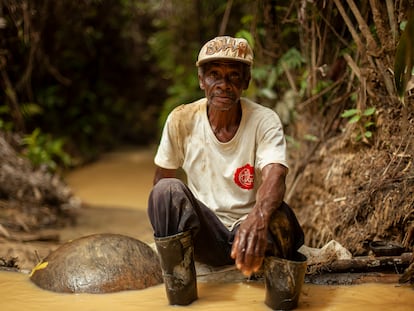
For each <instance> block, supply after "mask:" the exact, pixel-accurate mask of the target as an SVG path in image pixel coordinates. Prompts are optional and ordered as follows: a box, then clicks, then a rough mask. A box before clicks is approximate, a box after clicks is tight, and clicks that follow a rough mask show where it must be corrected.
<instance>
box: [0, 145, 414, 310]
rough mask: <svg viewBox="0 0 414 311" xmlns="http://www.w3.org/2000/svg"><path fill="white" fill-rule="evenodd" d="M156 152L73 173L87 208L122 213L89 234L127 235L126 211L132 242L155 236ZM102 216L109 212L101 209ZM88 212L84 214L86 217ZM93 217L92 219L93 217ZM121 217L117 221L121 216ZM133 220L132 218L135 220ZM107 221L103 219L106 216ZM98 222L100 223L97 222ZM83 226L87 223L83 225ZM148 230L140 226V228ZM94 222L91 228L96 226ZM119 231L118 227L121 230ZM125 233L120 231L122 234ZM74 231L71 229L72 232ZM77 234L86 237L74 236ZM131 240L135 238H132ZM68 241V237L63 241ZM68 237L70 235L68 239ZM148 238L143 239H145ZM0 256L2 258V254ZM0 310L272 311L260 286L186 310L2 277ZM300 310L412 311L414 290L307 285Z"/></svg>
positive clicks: (114, 158)
mask: <svg viewBox="0 0 414 311" xmlns="http://www.w3.org/2000/svg"><path fill="white" fill-rule="evenodd" d="M152 154H153V153H152V152H148V151H145V152H142V151H134V150H126V151H122V152H117V153H112V154H109V155H107V156H105V157H103V158H102V160H101V161H100V162H98V163H96V164H92V165H90V166H86V167H83V168H81V169H79V170H77V171H75V172H73V173H71V174H70V175H69V176H68V177H67V180H68V182H69V184H70V185H71V186H72V188H73V189H74V190H75V192H76V193H77V195H78V196H79V197H80V198H81V199H82V200H83V201H85V202H86V203H88V204H90V205H92V206H97V205H99V206H100V207H104V206H105V207H122V208H120V209H119V213H118V214H117V213H116V209H113V208H112V209H107V213H108V214H110V216H108V217H109V218H110V219H112V221H108V219H107V218H104V219H106V220H105V222H106V223H107V224H104V225H102V224H95V225H96V226H95V227H92V228H88V231H87V232H88V234H89V233H93V230H94V229H96V230H97V231H99V232H104V231H103V230H105V225H110V231H111V232H112V233H116V231H117V228H119V232H120V233H123V234H128V232H129V231H127V230H126V228H125V226H133V224H134V222H135V220H132V221H131V219H128V220H126V219H127V218H128V215H129V214H128V213H127V211H126V210H125V207H128V208H130V209H134V212H136V213H135V214H136V215H139V217H137V218H139V219H137V220H136V223H137V226H138V227H142V230H139V231H136V230H135V229H134V228H132V229H131V232H136V233H137V234H138V236H136V235H135V234H134V237H136V238H139V239H142V240H144V241H148V237H149V236H151V234H152V233H151V232H150V227H148V221H147V219H146V218H145V215H146V213H145V206H146V200H147V196H148V193H149V191H150V188H151V180H152V173H153V164H152V158H151V157H152ZM99 212H100V213H105V209H102V208H100V211H99ZM87 213H88V211H86V214H84V215H88V214H87ZM92 215H93V213H91V217H93V216H92ZM117 215H118V216H117ZM132 215H134V213H133V214H132ZM102 217H103V215H102ZM95 218H97V219H95V221H99V219H101V220H102V218H98V217H95ZM83 221H85V220H83ZM140 221H141V222H142V223H143V224H145V225H140V223H139V222H140ZM92 223H93V222H90V220H88V221H87V224H92ZM117 226H118V227H117ZM121 229H122V230H121ZM69 230H71V229H69ZM71 232H72V234H73V233H74V232H78V233H81V232H86V231H82V230H80V231H76V230H71ZM131 235H132V234H131ZM64 236H65V235H64ZM68 237H69V235H68ZM143 237H145V238H143ZM0 256H1V254H0ZM0 293H1V294H0V295H1V297H0V309H1V310H2V311H3V310H7V311H14V310H16V311H17V310H18V311H22V310H31V311H37V310H41V311H45V310H46V311H47V310H59V311H66V310H68V311H69V310H70V311H73V310H81V311H83V310H92V311H93V310H99V311H105V310H111V311H113V310H117V311H118V310H119V311H127V310H134V311H140V310H154V311H155V310H177V308H179V309H183V310H184V309H188V310H238V311H240V310H269V308H268V307H267V306H266V305H265V304H264V285H263V284H262V283H252V282H251V283H237V284H236V283H231V284H229V283H227V284H212V283H199V284H198V293H199V300H197V301H196V302H194V303H193V304H191V305H190V306H187V307H171V306H168V305H167V299H166V297H165V290H164V285H163V284H161V285H158V286H155V287H152V288H148V289H145V290H140V291H125V292H120V293H113V294H78V295H75V294H58V293H53V292H48V291H45V290H42V289H40V288H38V287H36V286H35V285H34V284H33V283H31V282H30V281H29V279H28V275H26V274H19V273H11V272H0ZM296 310H338V311H340V310H355V311H359V310H364V311H365V310H367V311H370V310H376V311H377V310H384V311H385V310H387V311H388V310H401V311H405V310H407V311H408V310H414V290H413V289H412V287H409V286H402V287H400V286H397V285H394V284H364V285H354V286H316V285H308V284H305V285H304V286H303V288H302V294H301V297H300V300H299V308H298V309H296Z"/></svg>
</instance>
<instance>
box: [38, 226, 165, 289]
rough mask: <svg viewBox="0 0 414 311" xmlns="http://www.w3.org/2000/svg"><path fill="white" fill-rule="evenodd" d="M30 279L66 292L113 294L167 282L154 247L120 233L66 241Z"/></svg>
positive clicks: (49, 287)
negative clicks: (163, 276) (164, 280)
mask: <svg viewBox="0 0 414 311" xmlns="http://www.w3.org/2000/svg"><path fill="white" fill-rule="evenodd" d="M30 279H31V280H32V281H33V282H34V283H35V284H36V285H38V286H39V287H41V288H43V289H47V290H51V291H54V292H62V293H110V292H117V291H122V290H135V289H144V288H147V287H150V286H154V285H157V284H160V283H162V282H163V281H162V273H161V266H160V263H159V259H158V256H157V254H156V253H155V252H154V250H153V249H152V248H151V247H150V246H149V245H147V244H145V243H144V242H141V241H139V240H137V239H134V238H131V237H127V236H123V235H118V234H94V235H90V236H86V237H82V238H79V239H76V240H73V241H71V242H68V243H65V244H63V245H62V246H60V247H59V248H58V249H56V250H55V251H53V252H52V253H50V254H49V255H48V256H47V257H46V258H45V259H44V260H43V261H42V262H40V263H39V264H38V265H37V266H36V267H35V268H34V269H33V271H32V273H31V275H30Z"/></svg>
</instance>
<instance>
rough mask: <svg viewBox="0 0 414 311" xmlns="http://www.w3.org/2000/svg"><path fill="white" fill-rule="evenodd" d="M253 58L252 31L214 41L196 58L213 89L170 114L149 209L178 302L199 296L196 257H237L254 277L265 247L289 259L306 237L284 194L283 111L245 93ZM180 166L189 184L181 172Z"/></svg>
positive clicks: (204, 83) (220, 260) (221, 260)
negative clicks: (179, 175)
mask: <svg viewBox="0 0 414 311" xmlns="http://www.w3.org/2000/svg"><path fill="white" fill-rule="evenodd" d="M252 63H253V52H252V49H251V48H250V46H249V44H248V43H247V41H246V40H244V39H241V38H232V37H227V36H226V37H217V38H214V39H212V40H210V41H209V42H207V43H206V44H205V45H204V46H203V47H202V49H201V50H200V53H199V55H198V60H197V63H196V65H197V67H198V79H199V84H200V88H201V89H202V90H204V92H205V98H202V99H200V100H197V101H195V102H193V103H190V104H185V105H181V106H179V107H177V108H175V109H174V110H173V111H172V112H171V113H170V115H169V116H168V118H167V121H166V123H165V126H164V130H163V133H162V137H161V141H160V144H159V147H158V151H157V154H156V156H155V164H156V165H157V168H156V172H155V177H154V187H153V190H152V192H151V194H150V197H149V203H148V215H149V218H150V221H151V223H152V226H153V228H154V238H155V244H156V246H157V249H158V252H159V255H160V259H161V266H162V269H163V275H164V282H165V286H166V290H167V296H168V299H169V303H170V304H178V305H187V304H190V303H191V302H192V301H194V300H195V299H197V285H196V276H195V269H194V258H195V260H197V261H199V262H203V263H206V264H209V265H212V266H220V265H229V264H236V267H237V268H238V269H239V270H240V271H242V272H243V273H244V274H245V275H247V276H248V275H251V274H252V273H254V272H256V271H258V269H259V268H260V267H261V265H262V263H263V259H264V257H265V256H277V257H280V258H287V259H289V258H292V257H293V256H294V254H295V253H296V251H297V249H298V248H299V247H300V246H301V245H302V244H303V240H304V238H303V232H302V229H301V227H300V225H299V224H298V221H297V219H296V217H295V215H294V213H293V211H292V210H291V209H290V207H289V206H288V205H287V204H286V203H284V202H283V197H284V194H285V188H286V186H285V178H286V174H287V172H288V164H287V159H286V142H285V137H284V133H283V129H282V124H281V122H280V119H279V117H278V116H277V114H276V113H275V112H274V111H273V110H271V109H268V108H266V107H264V106H261V105H259V104H257V103H254V102H252V101H250V100H248V99H246V98H243V97H241V95H242V92H243V91H244V90H246V89H247V87H248V86H249V81H250V78H251V75H250V70H251V66H252ZM180 168H182V169H183V170H184V172H185V173H186V183H184V182H182V181H181V180H180V179H178V178H177V170H178V169H180ZM193 254H194V257H193Z"/></svg>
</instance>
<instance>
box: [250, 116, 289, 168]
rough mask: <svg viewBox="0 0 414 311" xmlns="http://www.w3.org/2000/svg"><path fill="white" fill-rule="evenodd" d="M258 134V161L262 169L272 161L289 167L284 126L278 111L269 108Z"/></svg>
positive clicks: (259, 126) (260, 124)
mask: <svg viewBox="0 0 414 311" xmlns="http://www.w3.org/2000/svg"><path fill="white" fill-rule="evenodd" d="M257 135H258V137H257V142H258V146H257V151H256V161H257V166H258V167H259V168H260V170H261V169H263V167H265V166H266V165H268V164H271V163H279V164H281V165H283V166H285V167H287V168H289V166H288V161H287V155H286V139H285V135H284V132H283V126H282V122H281V121H280V118H279V116H278V115H277V114H276V112H274V111H273V110H271V109H268V112H267V113H266V115H265V117H263V118H262V120H261V122H259V125H258V130H257Z"/></svg>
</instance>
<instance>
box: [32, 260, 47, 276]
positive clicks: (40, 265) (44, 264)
mask: <svg viewBox="0 0 414 311" xmlns="http://www.w3.org/2000/svg"><path fill="white" fill-rule="evenodd" d="M48 264H49V263H48V262H47V261H44V262H39V263H38V264H37V265H36V267H34V268H33V270H32V272H30V275H29V277H32V276H33V274H35V272H36V271H38V270H42V269H45V268H46V267H47V265H48Z"/></svg>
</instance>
